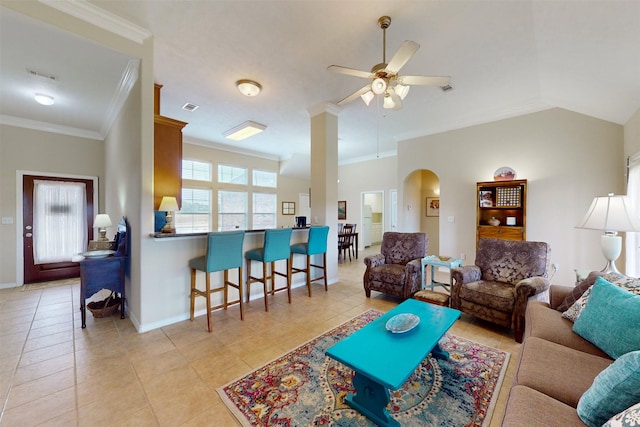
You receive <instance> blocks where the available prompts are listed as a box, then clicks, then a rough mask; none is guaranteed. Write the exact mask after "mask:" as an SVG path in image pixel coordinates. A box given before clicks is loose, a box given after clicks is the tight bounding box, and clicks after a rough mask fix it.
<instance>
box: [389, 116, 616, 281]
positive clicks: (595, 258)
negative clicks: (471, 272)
mask: <svg viewBox="0 0 640 427" xmlns="http://www.w3.org/2000/svg"><path fill="white" fill-rule="evenodd" d="M398 164H399V165H402V167H399V168H398V182H403V181H404V180H405V178H406V177H411V176H412V173H413V172H414V171H416V170H421V169H427V170H432V171H433V172H434V173H435V174H436V175H437V176H438V177H439V178H440V251H441V252H442V253H446V254H451V255H460V253H465V254H466V258H467V259H466V262H467V263H473V260H474V259H475V215H476V207H475V204H476V194H475V188H476V187H475V184H476V182H477V181H490V180H492V179H493V172H494V171H495V170H496V169H498V168H499V167H501V166H510V167H512V168H514V169H515V170H516V172H517V178H518V179H527V180H528V182H529V186H528V212H527V240H539V241H546V242H548V243H549V244H550V245H551V248H552V255H551V256H552V262H554V263H558V264H559V265H560V270H559V272H558V273H557V274H556V276H555V278H554V280H553V281H554V282H557V283H567V284H571V283H573V282H574V280H575V275H574V272H573V269H576V268H578V269H590V270H599V269H601V268H602V267H603V266H604V258H603V256H602V254H601V251H600V240H599V235H600V234H601V233H600V232H598V231H591V230H579V229H576V228H575V225H576V224H577V223H578V221H579V220H580V219H581V218H582V216H583V215H584V213H585V212H586V210H587V208H588V206H589V204H590V203H591V201H592V200H593V198H594V197H595V196H601V195H605V194H607V193H608V192H615V193H618V194H620V193H622V191H623V189H624V162H623V127H622V126H620V125H616V124H614V123H610V122H606V121H603V120H599V119H595V118H592V117H588V116H584V115H581V114H576V113H573V112H570V111H567V110H562V109H557V108H556V109H550V110H546V111H542V112H538V113H534V114H528V115H523V116H520V117H515V118H511V119H506V120H500V121H497V122H492V123H487V124H483V125H478V126H472V127H469V128H465V129H459V130H454V131H450V132H445V133H441V134H437V135H430V136H425V137H422V138H415V139H412V140H409V141H403V142H400V143H399V144H398ZM400 188H401V189H402V186H400ZM404 188H406V186H404ZM401 191H402V190H401ZM398 197H399V200H401V202H399V203H400V204H401V205H404V206H405V207H406V205H407V203H408V202H407V200H406V199H407V196H406V195H403V194H399V195H398ZM409 198H410V200H411V202H410V203H413V198H414V195H413V194H411V195H410V196H409ZM450 215H451V216H454V217H455V222H453V223H449V222H447V221H446V218H447V217H448V216H450ZM403 219H404V220H405V225H402V224H401V225H400V228H401V229H402V228H406V216H402V215H400V220H401V221H402V220H403ZM443 219H444V220H443ZM409 220H410V221H413V219H412V218H410V219H409ZM411 225H412V226H413V223H411ZM619 265H624V263H623V262H620V263H619Z"/></svg>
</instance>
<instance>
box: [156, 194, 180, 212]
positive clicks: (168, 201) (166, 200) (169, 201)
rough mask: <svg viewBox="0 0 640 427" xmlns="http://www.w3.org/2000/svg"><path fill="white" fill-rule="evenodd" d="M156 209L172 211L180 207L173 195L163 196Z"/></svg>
mask: <svg viewBox="0 0 640 427" xmlns="http://www.w3.org/2000/svg"><path fill="white" fill-rule="evenodd" d="M158 210H159V211H165V212H174V211H178V210H180V208H179V207H178V201H177V200H176V198H175V197H171V196H163V197H162V201H161V202H160V206H159V207H158Z"/></svg>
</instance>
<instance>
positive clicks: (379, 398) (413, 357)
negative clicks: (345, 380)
mask: <svg viewBox="0 0 640 427" xmlns="http://www.w3.org/2000/svg"><path fill="white" fill-rule="evenodd" d="M398 314H403V315H405V317H409V318H411V319H413V320H414V321H413V322H408V323H406V325H407V327H409V326H411V325H412V324H414V323H415V318H413V316H411V315H414V316H417V317H418V318H419V319H420V321H419V323H418V324H417V325H416V326H414V327H413V328H412V329H410V330H408V331H406V332H397V333H393V332H390V331H389V330H387V328H386V325H387V322H388V321H389V319H391V318H393V317H394V316H396V315H398ZM407 314H408V315H409V316H406V315H407ZM459 317H460V312H459V311H458V310H455V309H452V308H448V307H439V306H436V305H433V304H428V303H425V302H422V301H418V300H414V299H408V300H406V301H405V302H403V303H402V304H400V305H398V306H397V307H396V308H394V309H393V310H391V311H389V312H388V313H386V314H385V315H383V316H381V317H379V318H377V319H376V320H374V321H373V322H371V323H370V324H368V325H367V326H365V327H364V328H362V329H360V330H359V331H356V332H355V333H353V334H352V335H350V336H348V337H347V338H345V339H343V340H342V341H340V342H338V343H336V344H334V345H333V346H331V347H329V348H328V349H327V351H326V354H327V355H328V356H329V357H331V358H333V359H335V360H337V361H338V362H340V363H342V364H344V365H346V366H348V367H349V368H351V369H353V370H354V371H355V375H354V377H353V385H354V387H355V389H356V392H355V393H351V394H349V395H347V397H346V398H345V401H346V403H347V405H349V406H350V407H352V408H353V409H355V410H357V411H359V412H360V413H362V414H363V415H365V416H367V417H368V418H369V419H371V420H372V421H373V422H375V423H376V424H378V425H380V426H399V425H400V424H399V423H398V422H397V421H396V420H394V419H393V418H391V416H390V415H389V412H388V411H387V408H386V407H387V405H388V404H389V400H390V397H389V390H397V389H399V388H400V387H402V385H403V384H404V383H405V381H407V379H408V378H409V376H410V375H411V374H412V373H413V371H414V370H415V369H416V368H417V367H418V365H419V364H420V362H422V361H423V360H424V359H425V358H426V357H427V356H428V355H429V353H430V352H432V353H433V355H434V356H435V357H440V358H445V359H446V358H448V357H449V354H448V353H447V352H445V351H444V350H442V348H441V347H440V345H439V344H438V341H440V339H441V338H442V336H443V335H444V334H445V332H447V331H448V330H449V328H450V327H451V326H452V325H453V324H454V323H455V321H456V320H458V318H459ZM396 319H398V318H396ZM396 319H394V320H396ZM403 325H405V323H404V322H401V324H400V328H399V330H404V329H405V327H403ZM396 326H397V325H396Z"/></svg>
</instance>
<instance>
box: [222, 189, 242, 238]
mask: <svg viewBox="0 0 640 427" xmlns="http://www.w3.org/2000/svg"><path fill="white" fill-rule="evenodd" d="M225 193H236V194H242V195H244V201H243V202H244V207H243V209H242V211H223V210H222V206H221V203H220V200H221V197H222V196H223V195H224V194H225ZM248 200H249V193H248V192H247V191H235V190H218V202H217V203H218V204H217V206H218V231H230V230H237V229H241V230H246V229H247V221H248V216H249V215H248ZM231 215H242V221H232V223H231V224H225V221H224V219H223V218H224V217H225V216H231Z"/></svg>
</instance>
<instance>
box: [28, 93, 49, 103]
mask: <svg viewBox="0 0 640 427" xmlns="http://www.w3.org/2000/svg"><path fill="white" fill-rule="evenodd" d="M33 99H35V100H36V102H37V103H38V104H41V105H53V103H54V100H53V96H49V95H45V94H44V93H36V95H35V96H34V97H33Z"/></svg>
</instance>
